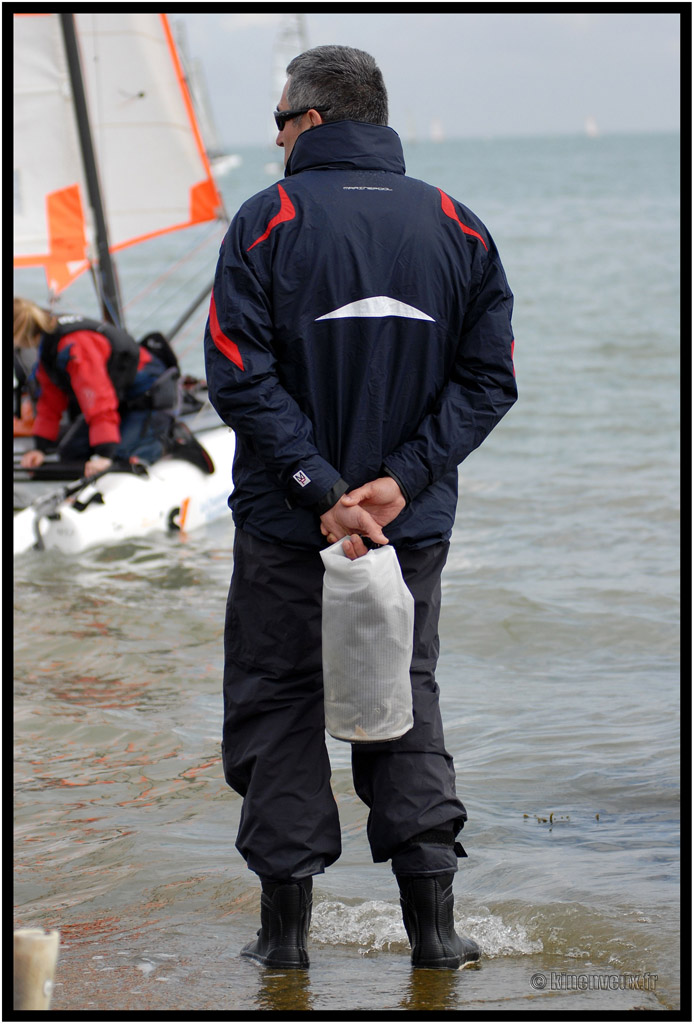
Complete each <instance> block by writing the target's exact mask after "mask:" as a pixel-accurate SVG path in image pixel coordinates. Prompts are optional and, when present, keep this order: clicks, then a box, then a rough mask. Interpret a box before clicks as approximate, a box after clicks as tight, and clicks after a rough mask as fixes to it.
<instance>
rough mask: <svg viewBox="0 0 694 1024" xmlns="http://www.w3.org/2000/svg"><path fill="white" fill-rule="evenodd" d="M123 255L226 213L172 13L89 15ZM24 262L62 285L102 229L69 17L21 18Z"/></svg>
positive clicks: (17, 142) (102, 171)
mask: <svg viewBox="0 0 694 1024" xmlns="http://www.w3.org/2000/svg"><path fill="white" fill-rule="evenodd" d="M74 19H75V28H76V33H77V39H78V44H79V50H80V61H81V65H82V73H83V78H84V85H85V92H86V98H87V105H88V110H89V117H90V122H91V130H92V135H93V144H94V150H95V155H96V161H97V165H98V170H99V176H100V182H101V191H102V195H103V202H104V208H105V216H106V221H107V224H108V230H109V241H110V249H111V251H116V250H118V249H121V248H124V247H125V246H128V245H132V244H134V243H136V242H139V241H142V240H144V239H146V238H150V237H153V236H155V235H158V234H163V233H165V232H169V231H175V230H177V229H180V228H184V227H188V226H189V225H192V224H196V223H199V222H202V221H208V220H213V219H215V218H217V217H219V216H220V215H221V213H222V210H223V204H222V200H221V198H220V196H219V193H218V191H217V187H216V185H215V183H214V180H213V178H212V174H211V172H210V166H209V161H208V159H207V156H206V153H205V148H204V145H203V142H202V139H201V137H200V132H199V130H198V127H197V123H196V119H195V114H194V112H193V107H192V103H191V100H190V95H189V92H188V89H187V87H186V84H185V80H184V76H183V71H182V68H181V65H180V62H179V59H178V55H177V52H176V48H175V45H174V42H173V38H172V36H171V31H170V27H169V24H168V20H167V17H166V15H165V14H130V13H122V12H119V13H77V14H75V15H74ZM14 46H15V51H14V159H15V163H14V195H15V211H14V212H15V216H14V222H15V241H14V255H15V266H36V265H43V266H44V267H45V270H46V276H47V279H48V283H49V287H50V288H51V290H53V291H60V290H61V289H62V288H64V287H66V285H68V284H69V283H70V282H71V281H72V280H73V279H74V277H75V276H76V275H77V274H78V273H81V271H82V270H84V269H85V268H86V267H87V266H88V262H89V261H90V259H91V258H93V251H92V247H93V233H94V230H93V224H92V217H91V212H90V209H89V200H88V194H87V190H86V187H85V180H84V173H83V171H82V167H81V162H80V156H79V154H80V147H79V143H78V138H77V131H76V127H75V116H74V112H73V104H72V92H71V87H70V77H69V74H68V69H67V62H66V58H65V55H64V46H63V39H62V32H61V27H60V21H59V15H58V14H17V13H15V15H14Z"/></svg>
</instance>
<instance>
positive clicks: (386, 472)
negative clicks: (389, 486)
mask: <svg viewBox="0 0 694 1024" xmlns="http://www.w3.org/2000/svg"><path fill="white" fill-rule="evenodd" d="M381 472H382V473H383V475H384V476H389V477H390V478H391V479H392V480H395V482H396V484H397V485H398V487H399V488H400V491H401V493H402V496H403V498H404V499H405V508H407V506H408V505H409V504H410V502H411V500H412V499H411V498H410V496H409V494H408V493H407V488H406V487H405V485H404V483H403V482H402V480H401V479H400V477H399V476H397V475H396V474H395V473H394V472H393V470H392V469H388V467H387V466H382V467H381Z"/></svg>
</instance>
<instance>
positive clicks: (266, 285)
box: [207, 121, 515, 547]
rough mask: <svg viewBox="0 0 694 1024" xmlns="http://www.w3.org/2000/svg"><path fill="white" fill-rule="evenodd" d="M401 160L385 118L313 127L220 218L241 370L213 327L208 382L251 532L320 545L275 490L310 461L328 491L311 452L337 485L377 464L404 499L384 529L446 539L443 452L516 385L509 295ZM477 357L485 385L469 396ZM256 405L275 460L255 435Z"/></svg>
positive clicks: (492, 254) (454, 216) (492, 253)
mask: <svg viewBox="0 0 694 1024" xmlns="http://www.w3.org/2000/svg"><path fill="white" fill-rule="evenodd" d="M404 170H405V168H404V162H403V159H402V151H401V148H400V142H399V139H398V137H397V135H396V134H395V133H394V132H392V130H391V129H388V128H383V127H380V126H376V125H367V124H361V123H357V122H350V121H344V122H337V123H334V124H328V125H322V126H320V127H319V128H318V129H314V130H313V131H309V132H305V133H304V134H303V135H302V136H300V138H299V139H298V140H297V144H296V146H295V148H294V150H293V152H292V156H291V158H290V161H289V164H288V167H287V177H286V178H285V180H284V182H282V183H280V184H276V185H274V186H271V187H270V188H269V189H266V190H264V192H262V193H259V194H258V195H257V196H254V197H253V198H252V199H251V200H249V201H248V202H247V203H246V204H244V206H243V207H242V208H241V210H240V211H239V214H238V215H237V217H236V218H235V221H234V224H233V225H232V227H231V229H230V232H229V235H228V237H227V240H226V242H225V248H224V252H223V255H222V264H220V265H224V266H225V267H226V277H224V278H223V280H226V281H228V282H229V283H230V284H231V287H230V288H228V289H226V288H221V289H220V286H219V285H218V287H217V289H216V294H215V301H216V303H217V307H218V309H219V306H220V305H221V306H222V307H223V309H224V314H218V322H219V328H220V330H221V332H222V335H224V336H225V337H226V338H231V339H234V342H235V344H237V345H238V349H239V353H240V355H241V359H240V362H242V363H243V368H241V367H240V366H239V365H238V364H236V363H234V362H231V363H229V362H228V360H227V361H226V364H224V363H222V364H220V361H219V358H218V357H217V356H216V354H215V347H214V342H215V338H214V333H211V337H208V341H207V349H208V358H210V355H211V356H212V358H211V360H210V368H211V369H212V371H213V372H212V373H211V374H209V376H210V386H211V396H212V399H213V401H217V402H218V403H219V404H218V406H217V407H218V409H219V411H220V413H221V414H222V416H223V417H224V418H225V419H226V420H227V422H230V423H231V424H232V426H235V429H236V430H237V434H238V452H239V454H238V457H237V462H236V465H235V469H234V480H235V492H234V495H233V498H232V507H233V509H234V515H235V519H236V522H237V525H241V526H243V527H244V528H245V529H247V530H248V531H249V532H251V533H256V535H257V536H259V537H261V538H262V539H267V540H280V541H281V540H284V541H285V542H288V543H292V544H296V545H298V546H310V547H320V546H321V544H322V543H323V541H322V538H321V536H320V533H319V531H318V528H317V523H316V517H315V515H314V514H313V513H312V512H311V511H310V510H309V509H305V510H304V509H302V508H300V507H299V508H296V507H295V508H293V509H292V510H291V511H290V510H289V509H288V508H287V503H286V500H285V499H286V498H287V497H288V498H289V502H290V504H294V502H293V501H292V497H293V495H292V491H294V493H295V494H296V497H297V498H298V499H299V500H298V502H297V504H298V505H300V506H301V505H303V502H302V501H301V498H303V497H304V495H302V494H301V491H302V490H303V489H304V488H305V487H306V486H310V485H311V484H312V483H313V481H314V480H316V476H318V477H319V478H322V483H321V484H320V485H319V486H322V487H323V489H324V490H327V489H328V487H329V486H331V485H332V483H334V480H332V481H329V479H328V476H323V475H322V474H323V470H324V469H325V464H327V466H328V467H333V468H334V471H336V472H337V473H338V474H339V476H340V477H342V478H343V479H344V480H345V481H347V482H348V484H349V486H350V487H352V488H353V487H356V486H359V485H360V484H362V483H364V482H365V481H366V480H369V479H373V478H374V477H375V476H377V475H379V473H381V472H382V469H383V467H384V465H385V466H386V467H387V468H390V469H392V472H393V474H394V475H395V476H396V478H397V479H398V480H399V482H400V483H401V486H402V488H403V490H404V491H406V492H409V493H408V497H409V498H410V499H411V504H410V505H409V506H408V508H407V509H406V510H405V511H404V512H403V513H402V514H401V515H400V516H399V517H398V520H397V522H396V523H394V524H393V525H392V527H391V528H390V529H389V531H388V534H389V536H390V538H391V540H393V542H394V543H396V544H401V545H404V546H411V547H418V546H426V545H427V544H430V543H435V542H436V541H438V540H441V539H443V538H445V537H447V536H448V535H449V534H450V530H451V527H452V524H453V519H454V515H455V504H456V497H457V486H456V485H457V465H458V463H459V462H461V461H462V459H463V458H464V457H465V456H466V455H467V454H468V453H469V451H471V450H472V449H473V448H474V447H476V446H477V445H478V444H479V443H481V441H482V440H483V438H484V437H485V436H486V434H487V433H488V432H489V430H490V429H491V427H492V426H494V424H495V423H496V422H498V419H500V418H501V415H503V412H505V411H506V409H507V408H508V407H509V406H510V404H512V401H513V399H514V398H515V384H514V382H513V370H512V363H511V355H510V351H511V342H512V336H511V327H510V313H511V296H510V292H509V290H508V286H507V284H506V280H505V277H504V275H503V271H502V269H501V266H500V264H499V262H498V258H497V256H496V250H495V249H494V246H493V243H492V241H491V239H490V238H489V236H488V234H487V232H486V230H485V229H484V227H483V225H481V224H480V223H479V221H477V219H476V218H475V217H474V215H473V214H471V213H470V211H469V210H466V209H465V208H464V207H462V206H460V205H459V204H456V205H454V204H453V202H452V200H451V199H450V198H449V197H448V196H446V195H445V194H444V193H442V192H441V191H440V190H439V189H437V188H434V187H433V186H430V185H427V184H425V183H424V182H420V181H416V180H414V179H412V178H408V177H406V176H405V173H404ZM490 307H492V308H494V309H495V312H492V313H490V311H489V310H490ZM483 312H484V315H483ZM210 342H212V345H211V344H210ZM218 348H219V346H216V349H217V351H218ZM481 366H482V369H483V370H484V366H488V367H489V388H488V390H487V391H486V393H485V394H484V395H483V396H481V397H482V402H481V404H479V407H477V408H476V407H475V402H476V397H480V396H479V395H477V396H476V395H475V394H474V392H477V393H479V391H480V388H479V383H477V382H476V380H478V379H479V373H480V367H481ZM220 377H221V387H220V383H219V381H220ZM473 377H474V378H475V379H476V380H473ZM253 380H255V381H256V383H255V385H254V386H252V387H251V389H250V390H249V384H250V382H251V381H253ZM276 384H279V386H280V389H281V391H282V392H284V395H283V396H282V397H281V398H280V396H279V393H278V391H277V388H276V386H275V385H276ZM229 385H231V387H232V388H233V389H234V391H235V394H234V398H233V400H232V401H229V399H228V398H227V397H225V396H224V394H223V391H224V387H225V386H229ZM244 385H245V387H244ZM239 389H241V391H243V392H244V394H243V396H241V391H240V390H239ZM287 396H290V397H291V399H292V400H293V401H292V402H287V400H286V398H287ZM278 399H279V400H278ZM268 403H269V404H270V405H271V406H272V408H273V409H274V415H275V416H276V417H277V421H276V423H275V425H274V428H273V429H274V432H275V442H274V444H275V449H276V450H275V453H274V459H273V457H272V456H271V457H270V458H268V452H267V450H265V451H258V448H257V446H256V444H255V440H254V430H253V419H254V416H261V417H262V416H263V414H264V412H267V409H268ZM293 403H296V407H295V406H294V404H293ZM230 417H231V418H230ZM234 418H235V422H234ZM314 452H315V453H318V454H319V456H320V460H321V461H320V462H319V463H317V462H316V461H315V459H314V460H313V461H312V455H313V453H314ZM391 463H392V465H391ZM297 473H299V474H303V475H301V476H299V479H298V481H297V476H296V475H295V474H297ZM304 479H308V484H302V480H304ZM316 482H317V481H316ZM297 488H300V490H299V491H298V492H297ZM288 491H289V494H288V493H287V492H288ZM304 511H305V512H306V514H305V515H302V514H301V513H302V512H304ZM297 513H299V514H298V515H297ZM285 531H288V532H285Z"/></svg>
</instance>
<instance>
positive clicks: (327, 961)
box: [51, 895, 668, 1020]
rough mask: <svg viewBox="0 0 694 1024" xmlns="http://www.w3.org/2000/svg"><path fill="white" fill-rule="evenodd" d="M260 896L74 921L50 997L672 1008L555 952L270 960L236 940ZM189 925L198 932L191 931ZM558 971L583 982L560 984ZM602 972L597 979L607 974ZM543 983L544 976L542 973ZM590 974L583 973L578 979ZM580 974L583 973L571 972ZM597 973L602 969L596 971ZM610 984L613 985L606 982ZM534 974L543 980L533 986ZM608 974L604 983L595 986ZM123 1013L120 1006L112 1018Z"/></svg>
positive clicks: (153, 1003)
mask: <svg viewBox="0 0 694 1024" xmlns="http://www.w3.org/2000/svg"><path fill="white" fill-rule="evenodd" d="M251 902H252V903H253V904H255V903H256V902H257V899H256V897H255V895H253V899H252V900H244V906H242V907H240V908H238V909H234V910H232V911H231V912H229V913H227V914H225V915H223V916H222V917H221V918H219V919H218V920H216V921H213V922H212V923H211V924H209V925H204V924H200V925H199V927H196V928H194V929H192V928H191V922H190V920H189V919H188V918H180V919H179V920H175V919H174V920H172V919H171V918H168V919H167V921H166V926H165V928H164V929H162V928H161V922H159V921H157V918H156V911H154V912H152V914H151V916H150V917H149V918H143V919H142V921H141V923H139V924H135V923H134V919H135V913H134V912H135V910H136V908H134V907H133V908H132V911H133V918H132V920H131V921H130V923H128V920H127V918H126V916H125V915H124V914H123V913H122V912H121V913H120V916H115V915H114V916H113V917H111V918H109V917H102V918H99V919H94V920H83V921H81V922H75V923H74V925H71V926H68V927H67V928H66V929H64V932H63V934H62V935H61V948H60V955H59V961H58V966H57V969H56V977H55V989H54V996H53V1002H52V1007H51V1009H52V1010H53V1011H54V1012H57V1013H63V1014H64V1015H65V1019H68V1017H70V1015H71V1014H72V1013H74V1012H86V1013H90V1012H91V1013H100V1012H108V1013H110V1014H111V1015H113V1014H116V1015H117V1014H119V1013H123V1014H131V1013H133V1012H143V1013H144V1012H147V1013H149V1012H157V1013H166V1012H170V1013H172V1014H173V1013H176V1012H178V1011H192V1012H196V1011H197V1012H202V1011H208V1012H211V1011H221V1012H224V1013H225V1015H227V1016H229V1015H230V1014H240V1015H241V1016H243V1015H244V1014H247V1013H254V1012H268V1011H269V1012H273V1013H288V1014H292V1015H294V1014H297V1013H302V1012H306V1013H310V1014H311V1015H312V1016H313V1015H315V1014H316V1013H318V1014H322V1013H325V1014H332V1013H336V1012H337V1013H345V1012H349V1011H352V1012H358V1013H370V1014H375V1013H379V1012H384V1011H398V1010H407V1011H419V1012H422V1013H423V1014H426V1019H427V1020H431V1019H435V1017H436V1014H437V1013H438V1012H441V1013H447V1012H450V1011H466V1012H475V1011H477V1012H485V1013H486V1012H490V1011H499V1012H502V1011H521V1012H528V1013H536V1012H537V1013H553V1014H557V1013H563V1012H566V1011H578V1012H582V1013H583V1012H584V1013H590V1014H594V1013H603V1012H615V1011H620V1012H629V1011H634V1010H640V1011H651V1012H653V1011H655V1012H658V1011H665V1010H667V1009H668V1007H667V1006H666V1005H664V1004H663V1003H662V1002H660V1001H659V999H658V997H657V994H656V992H654V991H648V990H647V989H648V985H649V984H650V986H651V987H652V986H653V985H655V986H656V990H657V981H651V982H650V983H649V982H648V981H647V982H646V987H645V988H633V989H627V988H618V987H614V988H612V989H610V988H609V986H610V984H611V985H613V986H614V985H617V984H618V982H610V980H609V979H610V977H618V976H617V975H616V973H615V975H612V976H610V975H608V974H607V973H606V972H605V969H604V968H599V969H594V968H592V967H591V966H590V965H589V964H588V965H587V964H585V963H577V961H576V960H570V959H567V958H559V957H547V956H544V955H542V954H538V955H536V956H504V957H483V959H482V961H481V963H480V964H479V965H474V966H469V967H467V968H465V969H464V970H461V971H422V970H413V969H412V967H411V966H410V963H409V955H408V950H407V948H406V947H405V946H404V945H403V947H402V949H397V950H396V949H393V950H390V951H386V952H378V953H373V954H370V955H367V956H363V955H361V954H360V953H359V951H358V949H356V948H354V947H349V946H341V945H327V944H325V943H315V942H313V943H311V944H310V955H311V967H310V969H309V970H308V971H279V970H268V969H266V968H263V967H262V966H260V965H258V964H256V963H254V962H253V961H249V960H246V959H243V958H241V957H240V956H239V955H238V951H239V949H240V948H241V946H242V945H243V944H244V942H246V941H248V939H249V938H251V937H252V936H253V934H254V932H255V929H256V927H257V923H256V922H257V916H256V912H255V907H254V906H253V907H251V906H249V905H248V904H249V903H251ZM191 935H194V938H193V939H191ZM561 976H567V977H569V981H568V984H573V985H574V988H575V987H576V986H577V985H581V986H583V988H584V990H582V991H577V990H574V991H569V990H566V989H564V990H561V989H558V988H557V985H558V984H561V981H560V980H559V979H560V977H561ZM600 977H602V978H603V979H605V980H603V981H602V982H600V980H599V978H600ZM543 978H544V981H545V983H546V988H545V989H544V990H542V989H541V988H539V987H537V986H541V985H542V984H543V980H542V979H543ZM581 978H585V979H586V980H585V981H581V980H580V979H581ZM572 979H575V980H572ZM596 979H598V980H596ZM602 985H604V986H605V987H604V988H603V987H602ZM534 986H536V987H534ZM597 986H600V987H597ZM116 1019H117V1018H116Z"/></svg>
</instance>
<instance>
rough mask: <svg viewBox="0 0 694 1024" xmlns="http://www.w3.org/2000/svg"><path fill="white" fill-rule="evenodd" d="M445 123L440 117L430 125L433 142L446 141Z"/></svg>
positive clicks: (430, 136)
mask: <svg viewBox="0 0 694 1024" xmlns="http://www.w3.org/2000/svg"><path fill="white" fill-rule="evenodd" d="M444 137H445V136H444V131H443V121H442V120H441V118H440V117H434V118H432V119H431V123H430V124H429V138H430V139H431V141H432V142H443V140H444Z"/></svg>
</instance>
